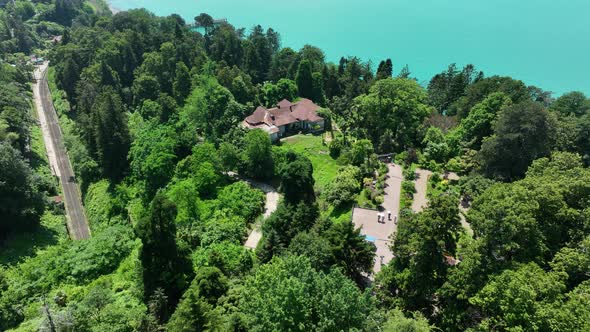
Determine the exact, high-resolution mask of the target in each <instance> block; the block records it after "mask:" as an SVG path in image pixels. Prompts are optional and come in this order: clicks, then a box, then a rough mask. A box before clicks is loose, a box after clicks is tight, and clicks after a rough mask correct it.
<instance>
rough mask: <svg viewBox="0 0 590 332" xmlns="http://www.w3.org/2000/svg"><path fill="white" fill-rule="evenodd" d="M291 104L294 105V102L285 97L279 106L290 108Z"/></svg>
mask: <svg viewBox="0 0 590 332" xmlns="http://www.w3.org/2000/svg"><path fill="white" fill-rule="evenodd" d="M291 105H293V103H292V102H290V101H288V100H287V99H283V100H281V101H279V102H278V104H277V107H278V108H289V107H291Z"/></svg>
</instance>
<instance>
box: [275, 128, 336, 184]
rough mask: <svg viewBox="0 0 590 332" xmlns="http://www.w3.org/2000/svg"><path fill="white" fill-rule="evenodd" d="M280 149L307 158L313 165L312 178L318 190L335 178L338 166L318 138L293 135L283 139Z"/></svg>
mask: <svg viewBox="0 0 590 332" xmlns="http://www.w3.org/2000/svg"><path fill="white" fill-rule="evenodd" d="M281 142H282V147H283V148H284V149H287V150H292V151H295V152H298V153H301V154H303V155H304V156H306V157H308V158H309V160H310V161H311V163H312V165H313V178H314V180H315V185H316V187H317V188H318V189H320V190H322V189H323V188H325V187H326V185H327V184H328V183H330V182H331V181H332V180H333V179H334V178H335V177H336V172H337V171H338V168H340V166H342V165H340V164H339V163H338V161H337V160H336V159H333V158H332V157H330V150H329V149H328V147H327V146H326V145H323V144H322V138H321V137H320V136H313V135H295V136H291V137H288V138H285V139H283V140H282V141H281Z"/></svg>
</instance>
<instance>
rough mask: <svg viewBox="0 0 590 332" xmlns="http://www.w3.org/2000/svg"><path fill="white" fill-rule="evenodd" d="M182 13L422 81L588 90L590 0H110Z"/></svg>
mask: <svg viewBox="0 0 590 332" xmlns="http://www.w3.org/2000/svg"><path fill="white" fill-rule="evenodd" d="M110 2H111V4H112V6H113V7H115V8H118V9H122V10H125V9H129V8H138V7H145V8H147V9H149V10H150V11H152V12H154V13H156V14H158V15H167V14H171V13H178V14H180V15H181V16H182V17H184V18H185V19H186V20H187V21H192V20H193V17H194V16H196V15H198V14H199V13H201V12H206V13H209V14H210V15H212V16H213V17H215V18H227V19H228V20H229V22H230V23H232V24H233V25H235V26H237V27H246V28H249V27H252V26H253V25H255V24H261V25H262V26H263V27H265V28H266V27H272V28H273V29H275V30H277V31H278V32H279V33H280V34H281V37H282V45H283V46H290V47H292V48H295V49H298V48H300V47H301V46H303V45H304V44H312V45H315V46H318V47H320V48H321V49H323V50H324V52H325V53H326V57H327V59H328V60H330V61H334V62H337V61H338V59H339V58H340V56H347V55H355V56H358V57H360V58H362V59H364V60H371V61H373V64H374V67H376V64H378V62H379V61H380V60H381V59H384V58H388V57H389V58H391V59H392V61H393V63H394V69H395V70H396V71H397V70H399V69H401V68H402V67H403V66H404V65H406V64H408V65H409V67H410V71H411V72H412V76H414V77H416V78H418V80H419V81H420V82H421V83H422V84H426V83H427V82H428V80H429V79H430V77H432V75H433V74H435V73H438V72H440V71H442V70H443V69H445V68H446V67H447V65H448V64H450V63H457V64H458V65H463V64H467V63H473V64H475V65H476V66H477V67H478V68H479V69H481V70H483V71H484V72H485V74H486V75H488V76H489V75H493V74H499V75H509V76H512V77H514V78H518V79H521V80H523V81H524V82H525V83H527V84H531V85H536V86H538V87H541V88H543V89H545V90H549V91H553V92H555V93H556V95H559V94H561V93H564V92H567V91H572V90H579V91H583V92H585V93H586V94H587V95H590V1H589V0H559V1H556V0H354V1H353V0H298V1H294V0H143V1H142V0H112V1H110Z"/></svg>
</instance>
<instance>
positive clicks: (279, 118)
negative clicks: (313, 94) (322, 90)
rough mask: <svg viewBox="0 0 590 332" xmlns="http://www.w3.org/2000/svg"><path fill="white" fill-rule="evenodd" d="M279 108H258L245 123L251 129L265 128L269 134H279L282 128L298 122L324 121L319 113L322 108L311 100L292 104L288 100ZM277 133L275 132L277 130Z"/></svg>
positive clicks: (280, 103) (284, 100)
mask: <svg viewBox="0 0 590 332" xmlns="http://www.w3.org/2000/svg"><path fill="white" fill-rule="evenodd" d="M277 106H278V107H276V108H271V109H266V108H264V107H262V106H258V107H257V108H256V110H255V111H254V113H252V115H250V116H248V117H247V118H246V119H245V120H244V123H245V124H246V125H247V127H249V128H263V127H264V128H263V129H265V130H266V131H268V132H277V131H278V128H276V127H280V126H284V125H288V124H290V123H296V122H298V121H310V122H317V121H321V120H323V118H322V117H320V116H318V114H317V111H318V110H319V109H320V108H321V107H320V106H318V105H316V104H314V102H313V101H311V100H309V99H305V98H303V99H301V100H300V101H298V102H297V103H292V102H290V101H288V100H287V99H283V100H281V101H280V102H279V103H278V104H277ZM273 127H274V128H273ZM275 129H276V131H273V130H275Z"/></svg>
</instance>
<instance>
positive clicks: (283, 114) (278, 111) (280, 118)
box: [269, 108, 297, 126]
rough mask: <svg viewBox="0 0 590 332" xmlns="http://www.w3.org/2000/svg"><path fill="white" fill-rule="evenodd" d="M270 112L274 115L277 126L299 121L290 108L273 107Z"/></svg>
mask: <svg viewBox="0 0 590 332" xmlns="http://www.w3.org/2000/svg"><path fill="white" fill-rule="evenodd" d="M269 112H270V114H272V115H273V116H274V125H275V126H284V125H286V124H289V123H295V122H297V119H296V118H295V117H294V116H293V115H292V114H291V111H290V110H289V108H271V109H270V110H269Z"/></svg>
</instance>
